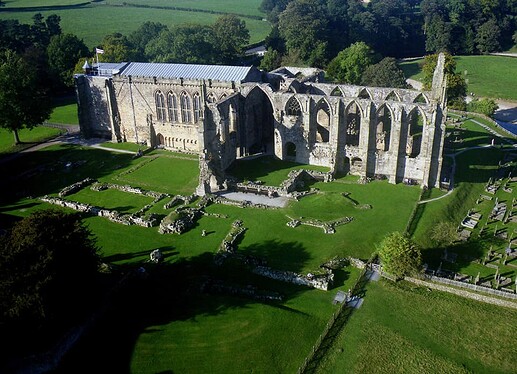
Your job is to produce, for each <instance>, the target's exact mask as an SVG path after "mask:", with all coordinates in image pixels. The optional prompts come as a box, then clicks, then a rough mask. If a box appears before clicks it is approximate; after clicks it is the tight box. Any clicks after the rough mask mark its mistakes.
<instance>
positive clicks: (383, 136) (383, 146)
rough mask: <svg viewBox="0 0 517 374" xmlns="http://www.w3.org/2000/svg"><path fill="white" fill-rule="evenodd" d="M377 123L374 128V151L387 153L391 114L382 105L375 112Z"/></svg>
mask: <svg viewBox="0 0 517 374" xmlns="http://www.w3.org/2000/svg"><path fill="white" fill-rule="evenodd" d="M376 117H377V123H376V126H375V149H376V150H377V151H384V152H387V151H389V149H390V139H391V113H390V111H389V110H388V108H387V107H386V105H383V106H381V107H380V108H379V110H378V111H377V116H376Z"/></svg>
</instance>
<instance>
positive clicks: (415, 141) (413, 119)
mask: <svg viewBox="0 0 517 374" xmlns="http://www.w3.org/2000/svg"><path fill="white" fill-rule="evenodd" d="M424 123H425V121H424V116H423V115H422V113H420V110H418V108H414V109H413V110H412V111H411V113H409V119H408V127H409V129H408V136H407V142H406V155H407V156H409V157H417V156H418V155H419V154H420V150H421V148H422V135H423V132H424Z"/></svg>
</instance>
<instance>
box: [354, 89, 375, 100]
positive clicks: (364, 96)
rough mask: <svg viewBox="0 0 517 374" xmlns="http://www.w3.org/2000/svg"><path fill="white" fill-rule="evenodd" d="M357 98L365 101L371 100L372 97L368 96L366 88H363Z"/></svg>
mask: <svg viewBox="0 0 517 374" xmlns="http://www.w3.org/2000/svg"><path fill="white" fill-rule="evenodd" d="M357 97H358V98H360V99H367V100H371V99H372V97H371V96H370V93H369V92H368V90H367V89H366V88H363V89H362V90H361V91H360V92H359V95H357Z"/></svg>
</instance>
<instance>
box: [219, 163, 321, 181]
mask: <svg viewBox="0 0 517 374" xmlns="http://www.w3.org/2000/svg"><path fill="white" fill-rule="evenodd" d="M298 169H309V170H319V171H328V170H329V168H327V167H324V166H314V165H304V164H298V163H296V162H289V161H281V160H278V159H276V158H273V157H269V156H267V157H259V158H254V159H251V160H237V161H235V162H234V163H233V165H232V166H231V167H230V168H229V169H228V173H229V174H230V175H232V176H234V177H237V178H239V179H243V180H249V181H257V180H260V181H262V182H264V183H265V184H266V185H268V186H280V184H281V183H282V182H283V181H284V180H285V179H287V175H288V174H289V172H290V171H292V170H298Z"/></svg>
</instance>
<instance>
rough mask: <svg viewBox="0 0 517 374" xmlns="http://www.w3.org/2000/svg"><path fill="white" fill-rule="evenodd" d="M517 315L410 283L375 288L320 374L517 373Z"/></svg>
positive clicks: (369, 289) (368, 292) (372, 285)
mask: <svg viewBox="0 0 517 374" xmlns="http://www.w3.org/2000/svg"><path fill="white" fill-rule="evenodd" d="M516 317H517V311H515V310H511V309H506V308H501V307H496V306H493V305H489V304H484V303H480V302H477V301H474V300H469V299H463V298H460V297H457V296H455V295H450V294H446V293H442V292H439V291H432V292H431V291H428V290H427V289H425V288H416V287H413V286H412V285H410V284H407V283H399V284H392V283H388V282H385V281H381V282H379V283H370V284H369V285H368V286H367V290H366V297H365V300H364V303H363V306H362V307H361V309H359V310H357V312H355V313H354V314H353V315H352V317H351V318H350V320H349V322H348V324H347V325H346V326H345V327H344V329H343V330H342V331H341V333H340V334H339V336H338V337H337V339H336V342H335V344H334V345H333V347H332V348H331V350H330V351H329V354H328V355H327V357H326V358H325V360H324V362H323V363H322V365H321V367H320V370H318V372H321V373H469V372H474V373H512V372H514V369H515V366H514V365H515V357H517V350H516V348H515V347H514V346H512V345H511V344H510V342H511V341H512V339H513V330H514V328H513V327H512V326H513V321H514V320H515V318H516Z"/></svg>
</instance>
